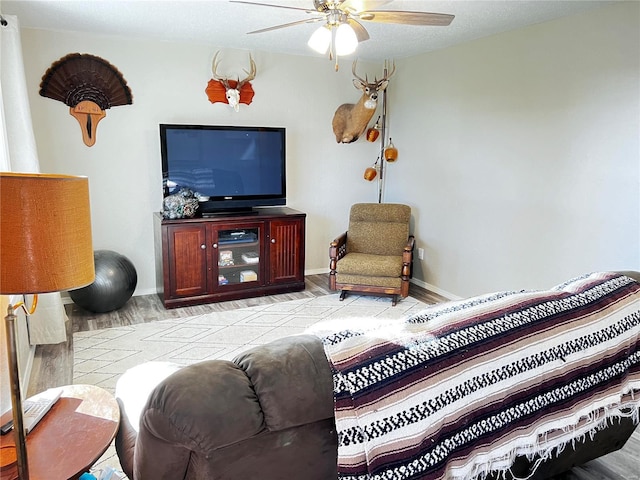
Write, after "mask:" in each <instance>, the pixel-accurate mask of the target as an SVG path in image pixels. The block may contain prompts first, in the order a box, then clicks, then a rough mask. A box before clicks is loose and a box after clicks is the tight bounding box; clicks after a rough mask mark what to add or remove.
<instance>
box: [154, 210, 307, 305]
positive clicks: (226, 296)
mask: <svg viewBox="0 0 640 480" xmlns="http://www.w3.org/2000/svg"><path fill="white" fill-rule="evenodd" d="M305 219H306V214H304V213H302V212H298V211H296V210H293V209H291V208H287V207H282V208H259V209H256V210H255V211H253V212H251V213H250V214H247V213H246V212H242V213H238V214H226V215H221V216H212V217H206V218H185V219H179V220H166V219H163V218H162V215H161V214H160V213H156V214H155V215H154V234H155V249H156V284H157V289H158V295H159V296H160V299H161V300H162V303H163V305H164V306H165V308H175V307H184V306H188V305H197V304H202V303H211V302H221V301H226V300H237V299H240V298H249V297H258V296H262V295H273V294H277V293H287V292H295V291H299V290H304V247H305V242H304V236H305Z"/></svg>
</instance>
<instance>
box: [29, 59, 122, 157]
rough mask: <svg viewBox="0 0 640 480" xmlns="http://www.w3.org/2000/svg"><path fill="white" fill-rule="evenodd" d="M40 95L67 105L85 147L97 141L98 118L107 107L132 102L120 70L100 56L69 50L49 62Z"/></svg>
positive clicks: (102, 116) (99, 118) (104, 114)
mask: <svg viewBox="0 0 640 480" xmlns="http://www.w3.org/2000/svg"><path fill="white" fill-rule="evenodd" d="M40 95H41V96H43V97H48V98H52V99H54V100H59V101H60V102H63V103H65V104H66V105H68V106H69V113H70V114H71V115H73V116H74V117H75V118H76V120H78V123H79V124H80V128H81V130H82V140H83V142H84V143H85V145H86V146H88V147H91V146H93V145H94V144H95V143H96V130H97V128H98V122H99V121H100V120H102V119H103V118H104V117H105V116H106V115H107V114H106V113H105V110H106V109H108V108H111V107H114V106H118V105H131V104H132V103H133V95H132V94H131V89H130V88H129V87H128V86H127V81H126V80H125V79H124V77H123V76H122V73H120V71H119V70H118V69H117V68H116V67H114V66H113V65H111V64H110V63H109V62H107V61H106V60H104V59H103V58H100V57H96V56H95V55H89V54H88V53H70V54H69V55H67V56H65V57H62V58H61V59H60V60H58V61H57V62H55V63H53V64H51V66H50V67H49V69H48V70H47V71H46V72H45V74H44V75H43V76H42V81H41V82H40Z"/></svg>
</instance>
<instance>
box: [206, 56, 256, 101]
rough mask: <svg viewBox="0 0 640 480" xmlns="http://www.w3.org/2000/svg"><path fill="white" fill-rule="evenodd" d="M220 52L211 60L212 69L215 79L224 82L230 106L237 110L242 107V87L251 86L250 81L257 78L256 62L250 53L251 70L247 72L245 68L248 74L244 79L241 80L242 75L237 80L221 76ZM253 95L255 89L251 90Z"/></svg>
mask: <svg viewBox="0 0 640 480" xmlns="http://www.w3.org/2000/svg"><path fill="white" fill-rule="evenodd" d="M219 53H220V52H219V51H218V52H216V54H215V55H214V56H213V61H212V62H211V71H212V72H213V80H215V81H217V82H220V83H221V84H222V86H223V87H224V89H225V97H226V99H227V103H228V104H229V105H230V106H232V107H233V109H234V110H235V111H236V112H237V111H238V110H239V108H240V105H239V104H240V94H241V90H242V88H243V87H244V86H245V85H247V86H248V87H250V86H251V85H250V84H249V82H250V81H251V80H253V79H254V78H256V62H254V61H253V57H252V56H251V54H249V63H250V65H251V71H250V72H247V71H246V70H244V69H243V71H244V72H245V73H246V74H247V76H246V77H245V78H243V79H242V80H240V77H238V79H237V80H229V79H228V78H226V77H221V76H220V75H218V64H219V60H218V54H219ZM232 83H235V85H232ZM251 97H253V90H251ZM212 101H213V100H212ZM249 103H251V100H250V99H249Z"/></svg>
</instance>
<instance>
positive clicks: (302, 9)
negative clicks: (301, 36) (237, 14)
mask: <svg viewBox="0 0 640 480" xmlns="http://www.w3.org/2000/svg"><path fill="white" fill-rule="evenodd" d="M229 2H230V3H244V4H246V5H258V6H260V7H275V8H286V9H287V10H297V11H299V12H307V13H318V12H316V11H315V10H311V9H309V8H300V7H287V6H285V5H273V4H271V3H258V2H247V1H245V0H229Z"/></svg>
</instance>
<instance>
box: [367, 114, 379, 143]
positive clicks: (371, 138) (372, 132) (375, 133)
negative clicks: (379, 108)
mask: <svg viewBox="0 0 640 480" xmlns="http://www.w3.org/2000/svg"><path fill="white" fill-rule="evenodd" d="M378 122H380V117H378V119H377V120H376V123H375V125H374V126H373V127H371V128H370V129H368V130H367V142H375V141H376V140H377V139H378V137H379V136H380V124H379V123H378Z"/></svg>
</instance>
